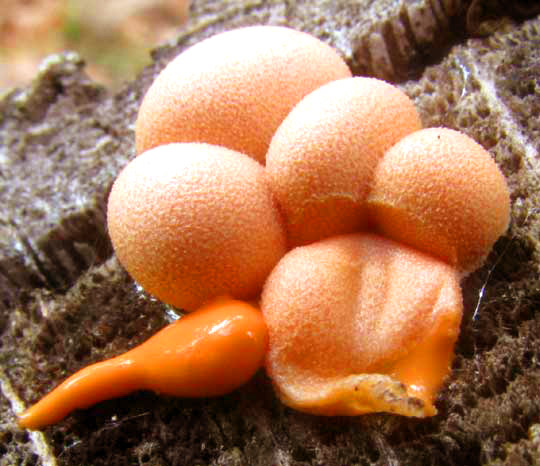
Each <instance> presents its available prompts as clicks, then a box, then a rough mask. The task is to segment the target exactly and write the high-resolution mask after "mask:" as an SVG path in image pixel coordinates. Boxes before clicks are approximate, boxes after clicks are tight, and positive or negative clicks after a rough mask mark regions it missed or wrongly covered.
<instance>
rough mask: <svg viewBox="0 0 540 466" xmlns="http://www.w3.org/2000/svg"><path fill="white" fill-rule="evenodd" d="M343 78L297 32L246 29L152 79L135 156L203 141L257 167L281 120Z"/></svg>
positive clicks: (327, 56)
mask: <svg viewBox="0 0 540 466" xmlns="http://www.w3.org/2000/svg"><path fill="white" fill-rule="evenodd" d="M349 76H351V73H350V71H349V69H348V68H347V65H346V64H345V62H344V61H343V60H342V59H341V58H340V56H339V55H338V54H337V53H336V51H335V50H333V49H332V48H331V47H329V46H328V45H326V44H325V43H323V42H321V41H320V40H318V39H316V38H315V37H313V36H310V35H308V34H305V33H303V32H299V31H295V30H293V29H288V28H284V27H276V26H253V27H247V28H241V29H236V30H233V31H228V32H225V33H222V34H218V35H216V36H213V37H211V38H209V39H206V40H204V41H202V42H200V43H198V44H196V45H194V46H193V47H191V48H189V49H188V50H186V51H185V52H183V53H182V54H180V55H179V56H178V57H177V58H176V59H175V60H173V61H172V62H171V63H170V64H169V65H168V66H167V67H166V68H165V69H164V70H163V71H162V72H161V74H160V75H159V76H158V77H157V78H156V80H155V81H154V83H153V84H152V86H151V87H150V89H149V90H148V92H147V94H146V96H145V97H144V100H143V103H142V105H141V108H140V110H139V115H138V118H137V125H136V142H137V152H138V153H141V152H144V151H146V150H148V149H150V148H152V147H155V146H158V145H160V144H167V143H170V142H206V143H209V144H216V145H220V146H224V147H228V148H230V149H234V150H237V151H239V152H242V153H245V154H247V155H249V156H251V157H253V158H255V159H256V160H258V161H259V162H261V163H264V157H265V155H266V151H267V149H268V145H269V143H270V140H271V138H272V136H273V134H274V132H275V131H276V128H277V127H278V126H279V124H280V123H281V121H282V120H283V119H284V118H285V117H286V116H287V114H288V113H289V111H290V110H291V108H292V107H293V106H294V105H296V103H297V102H299V101H300V100H301V99H302V97H304V96H305V95H306V94H308V93H310V92H311V91H313V90H315V89H317V88H318V87H319V86H321V85H323V84H325V83H327V82H329V81H333V80H335V79H341V78H345V77H349Z"/></svg>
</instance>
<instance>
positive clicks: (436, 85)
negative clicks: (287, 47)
mask: <svg viewBox="0 0 540 466" xmlns="http://www.w3.org/2000/svg"><path fill="white" fill-rule="evenodd" d="M537 14H538V6H536V3H534V2H527V1H521V2H503V1H500V0H490V1H487V2H478V1H459V0H430V1H428V0H415V1H410V2H396V1H390V0H388V1H369V0H365V1H335V2H327V1H304V2H294V3H293V2H288V3H285V2H278V1H277V0H276V1H271V0H270V1H256V0H243V1H240V2H239V1H236V0H235V1H232V0H231V1H219V2H218V1H206V2H202V1H201V2H199V1H194V4H193V6H192V9H191V16H192V18H191V20H190V21H189V22H188V24H187V26H186V27H185V29H183V30H182V31H180V32H179V38H178V40H177V41H175V42H174V43H171V44H169V45H168V46H165V47H162V48H160V49H158V50H156V52H155V54H154V59H155V63H154V64H153V65H152V66H150V67H148V68H147V69H146V70H144V71H143V72H142V73H141V75H140V76H139V77H137V79H136V80H135V81H134V82H132V83H129V84H127V85H126V86H125V87H124V89H123V90H121V91H120V92H119V93H117V94H115V95H110V94H109V93H107V91H106V90H104V89H102V88H100V87H98V86H96V85H95V84H94V83H92V82H90V81H89V80H88V79H87V78H86V77H85V75H84V67H83V65H82V63H81V62H80V59H78V58H77V57H76V56H74V55H72V54H67V55H63V56H57V57H53V58H51V59H49V60H48V63H47V64H46V65H45V66H44V68H43V70H42V71H41V72H40V74H39V76H37V77H36V80H35V81H34V82H33V83H32V84H31V85H30V86H29V87H28V88H25V89H20V90H14V91H13V92H11V93H9V94H7V95H5V96H4V97H3V98H2V100H0V198H1V201H2V202H0V211H1V213H0V332H1V339H0V344H1V346H0V365H1V371H0V388H1V394H0V413H1V421H0V464H2V465H13V464H26V465H30V464H43V465H51V464H60V465H80V464H93V465H105V464H107V465H114V464H118V465H120V464H143V465H150V464H152V465H170V464H176V465H181V464H192V465H203V464H211V465H245V464H255V465H274V464H279V465H294V466H299V465H302V466H307V465H318V464H325V465H342V464H362V465H364V464H378V465H386V464H406V465H418V464H434V465H435V464H436V465H464V464H467V465H476V464H491V465H504V464H506V465H527V464H535V463H539V462H540V452H539V451H540V450H539V448H540V433H539V432H540V423H539V418H540V395H539V390H538V387H539V386H540V367H539V365H540V354H539V348H540V316H539V314H538V309H539V305H540V279H539V276H540V266H539V264H540V244H539V240H538V238H539V237H540V217H539V211H538V206H539V205H540V194H539V193H540V176H539V175H538V173H540V162H539V161H538V160H539V159H538V157H537V152H538V148H539V147H540V121H539V120H538V117H537V116H538V115H539V114H540V97H539V92H540V91H539V89H540V83H539V80H538V79H539V78H538V76H539V70H540V52H539V50H540V18H539V17H535V16H534V15H537ZM248 24H280V25H289V26H291V27H294V28H297V29H300V30H304V31H306V32H310V33H312V34H314V35H315V36H316V37H319V38H321V39H323V40H324V41H326V42H327V43H329V44H331V45H333V46H335V47H336V48H337V50H338V51H339V52H340V53H341V54H342V55H343V57H344V58H345V59H346V61H347V62H348V64H349V65H350V66H351V68H352V70H353V72H354V73H357V74H369V75H373V76H377V77H386V78H388V79H391V80H392V81H394V82H398V83H400V86H401V88H402V89H403V90H405V92H406V93H407V94H408V95H409V96H411V97H412V98H413V100H414V102H415V104H416V105H417V108H418V110H419V113H420V115H421V118H422V121H423V123H424V125H425V126H440V125H442V126H448V127H451V128H455V129H459V130H462V131H464V132H465V133H466V134H468V135H469V136H471V137H473V138H474V139H475V140H476V141H478V142H479V143H480V144H481V145H482V146H484V148H486V149H488V150H489V151H490V153H491V154H492V155H493V157H494V158H495V159H496V160H497V162H498V164H499V166H500V167H501V169H502V171H503V173H504V174H505V176H506V177H507V179H508V182H509V185H510V190H511V197H512V211H511V213H512V222H511V226H510V229H509V231H508V233H507V234H506V235H505V236H504V237H503V238H502V239H501V240H499V241H498V242H497V243H496V245H495V248H494V251H493V252H492V254H491V255H490V257H489V258H488V261H487V263H486V264H485V266H484V267H483V268H481V269H480V270H478V271H477V272H475V273H474V274H472V275H471V276H469V277H468V278H467V280H466V282H465V283H464V284H463V290H464V296H465V303H464V304H465V313H464V319H463V322H462V332H461V335H460V337H459V340H458V344H457V346H456V352H457V357H456V360H455V362H454V371H453V374H452V376H451V378H450V379H449V380H448V383H447V386H446V388H445V389H444V390H443V391H442V393H441V394H440V396H439V397H438V399H437V401H436V406H437V409H438V410H439V414H438V415H437V416H436V417H434V418H432V419H429V420H427V421H426V420H422V421H418V420H414V419H405V418H401V417H397V416H392V415H369V416H363V417H358V418H352V419H341V418H331V419H328V418H319V417H317V416H310V415H305V414H301V413H298V412H295V411H292V410H290V409H289V408H286V407H284V406H283V405H282V404H281V403H280V402H279V401H278V399H277V398H276V396H275V395H274V393H273V390H272V387H271V384H270V383H269V381H268V379H267V378H266V376H265V375H264V374H262V373H261V374H259V375H258V376H257V377H256V378H255V379H254V380H253V381H252V382H251V383H249V384H248V385H247V386H246V387H244V388H243V389H241V390H239V391H237V392H235V393H233V394H231V395H229V396H226V397H222V398H219V399H215V400H196V401H191V400H182V399H173V398H166V397H157V396H155V395H153V394H150V393H138V394H134V395H132V396H129V397H126V398H122V399H119V400H114V401H110V402H105V403H102V404H100V405H98V406H95V407H93V408H91V409H89V410H87V411H83V412H79V413H76V414H75V415H74V416H72V417H70V418H68V419H66V421H65V422H63V423H60V424H58V425H56V426H53V427H50V428H48V429H47V430H46V431H45V432H44V433H43V434H30V433H27V432H26V433H25V432H20V431H18V430H17V428H16V426H15V417H14V411H16V410H20V409H21V408H22V407H23V405H24V406H26V405H28V403H30V402H33V401H35V400H37V398H39V397H40V396H41V395H43V394H44V393H45V392H46V391H48V390H49V389H51V388H53V387H54V386H55V385H56V384H58V383H59V382H60V381H61V380H63V379H64V378H65V377H66V376H67V375H69V374H71V373H73V372H74V371H75V370H77V369H79V368H81V367H82V366H84V365H86V364H88V363H90V362H94V361H97V360H100V359H103V358H105V357H109V356H111V355H114V354H118V353H120V352H122V351H125V350H126V349H128V348H131V347H133V346H134V345H136V344H137V343H139V342H141V341H142V340H144V339H146V338H147V337H148V336H150V335H151V334H152V333H154V332H155V331H156V330H157V329H158V328H160V327H161V326H163V325H164V324H165V322H166V321H167V318H168V313H167V309H166V308H165V307H164V306H163V305H161V304H160V303H158V302H155V301H153V300H152V299H150V298H148V297H147V296H146V295H144V294H141V293H140V292H139V291H137V289H136V287H135V285H134V283H133V281H132V280H131V279H130V278H129V277H128V276H127V275H126V274H125V272H123V271H122V270H121V268H120V267H119V265H118V264H117V262H116V260H115V258H114V257H111V254H112V249H111V245H110V243H109V242H108V239H107V235H106V226H105V215H104V214H105V209H104V207H105V200H106V197H107V193H108V190H109V188H110V185H111V183H112V181H113V180H114V178H115V176H116V175H117V174H118V172H119V170H120V168H121V167H123V166H124V165H125V164H126V163H127V161H128V160H129V159H130V158H132V157H133V156H134V134H133V125H134V122H135V118H136V114H137V109H138V105H139V104H140V101H141V98H142V95H143V94H144V92H145V91H146V89H147V88H148V87H149V85H150V83H151V81H152V80H153V78H154V77H155V76H156V75H157V72H158V71H159V70H161V69H162V68H163V67H164V66H165V64H166V63H167V62H169V61H170V60H171V59H172V58H173V57H174V56H175V55H176V54H177V53H178V52H179V51H181V50H183V49H185V48H186V47H187V46H189V45H192V44H194V43H197V42H199V41H200V40H202V39H203V38H206V37H209V36H210V35H212V34H215V33H217V32H220V31H223V30H228V29H231V28H234V27H238V26H244V25H248Z"/></svg>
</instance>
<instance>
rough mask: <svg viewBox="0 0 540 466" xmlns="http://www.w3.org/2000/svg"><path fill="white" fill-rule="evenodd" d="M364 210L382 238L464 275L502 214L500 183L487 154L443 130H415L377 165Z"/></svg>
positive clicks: (495, 234)
mask: <svg viewBox="0 0 540 466" xmlns="http://www.w3.org/2000/svg"><path fill="white" fill-rule="evenodd" d="M368 210H369V213H370V217H371V219H372V221H373V224H374V226H375V228H376V229H377V230H378V231H379V232H381V233H382V234H383V235H385V236H387V237H390V238H393V239H395V240H397V241H400V242H403V243H405V244H408V245H410V246H413V247H415V248H417V249H419V250H420V251H424V252H428V253H430V254H434V255H436V256H437V257H440V258H441V259H443V260H445V261H446V262H448V263H450V264H452V265H455V266H456V267H457V268H458V269H459V270H460V271H462V272H463V273H468V272H470V271H472V270H474V269H475V268H477V267H478V266H479V265H481V264H482V262H483V261H484V259H485V257H486V256H487V254H488V253H489V251H490V250H491V248H492V246H493V244H494V243H495V241H496V240H497V238H499V236H500V235H502V234H503V233H504V232H505V230H506V228H507V226H508V222H509V217H510V195H509V192H508V186H507V184H506V180H505V179H504V176H503V175H502V173H501V171H500V170H499V168H498V167H497V165H496V163H495V162H494V161H493V159H492V158H491V156H490V155H489V153H488V152H487V151H486V150H485V149H483V148H482V146H480V145H479V144H478V143H476V142H475V141H473V140H472V139H471V138H469V137H468V136H466V135H464V134H462V133H460V132H458V131H454V130H451V129H445V128H430V129H424V130H421V131H417V132H415V133H413V134H411V135H409V136H407V137H405V138H403V139H402V140H401V141H399V142H398V143H397V144H395V145H394V146H393V147H391V148H390V149H389V150H388V151H387V153H386V154H385V156H384V158H383V159H382V160H381V162H380V163H379V165H378V166H377V171H376V174H375V178H374V183H373V188H372V190H371V192H370V194H369V197H368Z"/></svg>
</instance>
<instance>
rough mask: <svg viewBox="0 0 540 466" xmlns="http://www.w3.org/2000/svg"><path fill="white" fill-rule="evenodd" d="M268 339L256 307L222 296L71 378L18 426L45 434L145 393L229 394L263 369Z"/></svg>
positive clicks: (201, 395)
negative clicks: (85, 412)
mask: <svg viewBox="0 0 540 466" xmlns="http://www.w3.org/2000/svg"><path fill="white" fill-rule="evenodd" d="M267 340H268V335H267V330H266V325H265V323H264V320H263V318H262V315H261V313H260V312H259V311H258V310H257V309H255V308H253V307H252V306H251V305H249V304H247V303H244V302H241V301H234V300H230V299H226V298H219V299H217V300H216V301H214V302H212V303H211V304H209V305H207V306H205V307H204V308H202V309H200V310H198V311H197V312H195V313H193V314H190V315H187V316H185V317H183V318H182V319H180V320H178V321H176V322H175V323H173V324H171V325H168V326H167V327H165V328H164V329H162V330H161V331H160V332H158V333H157V334H156V335H154V336H153V337H152V338H150V339H149V340H148V341H146V342H145V343H143V344H142V345H140V346H138V347H136V348H134V349H132V350H131V351H128V352H127V353H125V354H123V355H121V356H117V357H116V358H113V359H110V360H108V361H103V362H99V363H96V364H93V365H91V366H88V367H86V368H84V369H82V370H81V371H79V372H77V373H76V374H74V375H72V376H71V377H70V378H68V379H67V380H66V381H65V382H63V383H62V384H61V385H59V386H58V387H57V388H56V389H55V390H53V391H52V392H51V393H49V394H48V395H47V396H45V397H44V398H43V399H41V400H40V401H39V402H38V403H36V404H35V405H34V406H32V407H31V408H30V409H28V410H27V411H25V412H24V413H23V414H22V415H21V416H20V418H19V426H20V427H22V428H26V429H40V428H42V427H44V426H46V425H49V424H53V423H55V422H58V421H60V420H61V419H63V418H64V417H66V416H67V415H68V414H69V413H70V412H72V411H73V410H75V409H81V408H87V407H89V406H91V405H93V404H95V403H98V402H100V401H103V400H108V399H110V398H115V397H119V396H124V395H127V394H128V393H131V392H133V391H135V390H141V389H142V390H153V391H155V392H158V393H162V394H167V395H173V396H183V397H206V396H218V395H223V394H226V393H229V392H231V391H233V390H234V389H236V388H238V387H240V386H241V385H243V384H244V383H245V382H247V381H248V380H249V379H250V378H251V377H252V376H253V374H255V372H256V371H257V370H258V369H259V367H261V365H262V364H263V361H264V354H265V352H266V347H267V343H268V341H267ZM231 368H234V370H231Z"/></svg>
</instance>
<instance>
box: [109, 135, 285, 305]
mask: <svg viewBox="0 0 540 466" xmlns="http://www.w3.org/2000/svg"><path fill="white" fill-rule="evenodd" d="M108 227H109V234H110V236H111V240H112V243H113V246H114V249H115V252H116V254H117V256H118V259H119V260H120V262H121V263H122V265H123V266H124V267H125V268H126V269H127V271H128V272H129V273H130V274H131V275H132V276H133V277H134V278H135V280H137V281H138V282H139V283H140V284H141V285H142V286H143V287H144V288H145V289H146V290H147V291H148V292H149V293H151V294H153V295H155V296H156V297H158V298H159V299H161V300H163V301H165V302H166V303H169V304H172V305H174V306H176V307H178V308H181V309H184V310H193V309H196V308H198V307H199V306H201V305H202V304H203V303H205V302H207V301H208V300H210V299H213V298H215V297H216V296H220V295H224V294H226V295H230V296H233V297H235V298H239V299H250V298H253V297H255V296H257V294H258V293H259V292H260V289H261V287H262V285H263V283H264V280H265V279H266V277H267V275H268V274H269V273H270V271H271V270H272V268H273V267H274V265H275V264H276V263H277V261H278V260H279V258H280V257H281V256H282V255H283V254H284V253H285V234H284V230H283V227H282V223H281V218H280V215H279V212H278V210H277V208H276V206H275V203H274V201H273V199H272V196H271V193H270V190H269V188H268V186H267V182H266V176H265V173H264V168H263V167H262V166H261V165H260V164H259V163H257V162H255V161H254V160H252V159H250V158H249V157H247V156H246V155H243V154H240V153H238V152H234V151H231V150H228V149H225V148H223V147H218V146H211V145H208V144H187V143H186V144H169V145H166V146H159V147H157V148H154V149H152V150H150V151H147V152H145V153H144V154H142V155H141V156H139V157H137V158H135V159H134V160H133V161H132V162H131V163H130V164H129V165H128V166H127V167H126V168H125V169H124V170H123V171H122V172H121V174H120V175H119V176H118V178H117V180H116V181H115V183H114V185H113V188H112V190H111V194H110V197H109V204H108Z"/></svg>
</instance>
